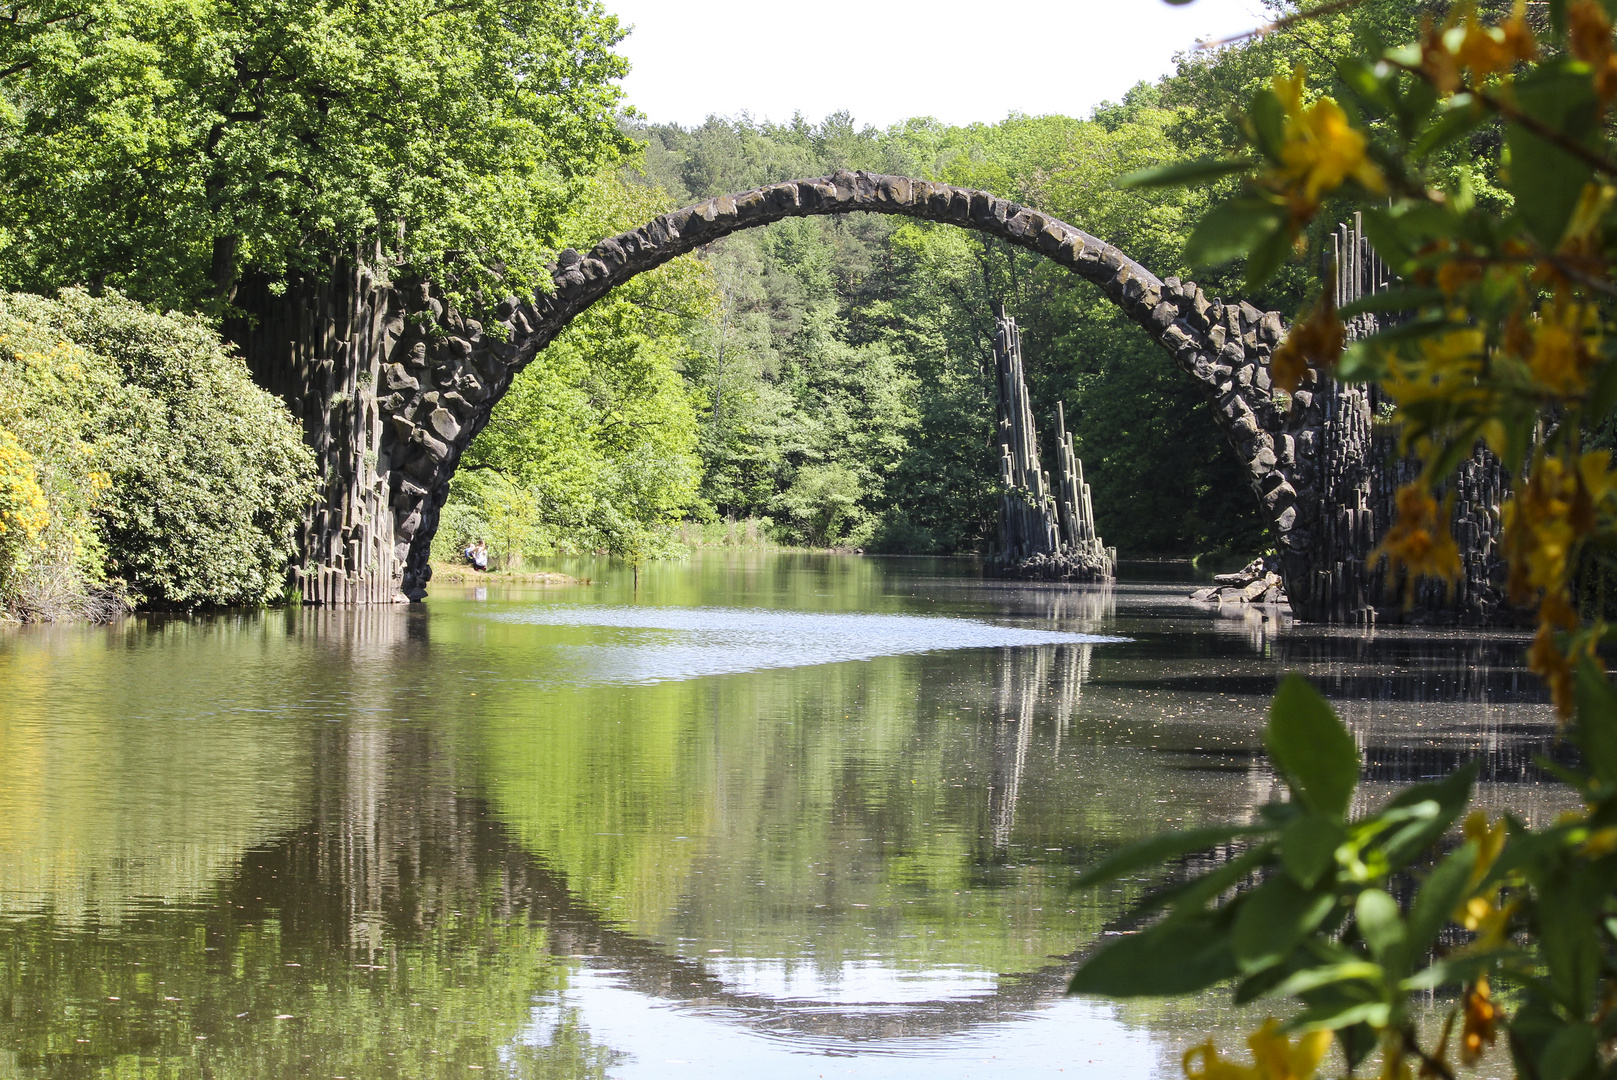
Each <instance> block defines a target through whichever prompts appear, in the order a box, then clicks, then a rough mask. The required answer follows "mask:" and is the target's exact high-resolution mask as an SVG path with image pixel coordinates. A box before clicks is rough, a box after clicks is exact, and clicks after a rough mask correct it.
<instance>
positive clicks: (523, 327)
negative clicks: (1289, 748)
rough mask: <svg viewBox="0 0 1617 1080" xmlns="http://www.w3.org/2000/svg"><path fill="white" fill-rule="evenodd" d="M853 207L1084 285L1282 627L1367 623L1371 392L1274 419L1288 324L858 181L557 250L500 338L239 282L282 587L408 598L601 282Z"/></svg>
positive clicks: (991, 206)
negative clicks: (1184, 446) (1019, 251)
mask: <svg viewBox="0 0 1617 1080" xmlns="http://www.w3.org/2000/svg"><path fill="white" fill-rule="evenodd" d="M854 211H867V212H873V213H879V214H898V215H903V216H906V217H911V218H918V219H921V220H924V221H936V222H943V223H947V224H951V225H957V226H960V227H962V228H968V229H974V230H977V231H979V232H983V233H987V234H989V235H991V236H995V237H998V238H1000V239H1001V240H1004V241H1006V242H1008V243H1011V244H1015V245H1017V246H1019V247H1023V248H1027V249H1029V250H1032V251H1036V252H1039V253H1041V254H1043V255H1044V256H1046V257H1048V258H1050V259H1051V260H1053V261H1055V262H1056V263H1058V264H1060V265H1061V266H1064V267H1066V268H1067V269H1069V270H1071V271H1073V272H1074V273H1076V274H1077V275H1078V276H1080V277H1082V278H1084V279H1085V280H1087V281H1090V282H1092V283H1093V284H1095V285H1097V286H1098V287H1099V288H1100V289H1101V291H1102V292H1104V293H1105V294H1106V296H1107V297H1109V298H1110V299H1111V300H1112V301H1113V302H1114V303H1116V304H1117V305H1118V307H1120V308H1121V309H1122V310H1123V312H1124V313H1125V314H1126V315H1128V317H1129V318H1130V319H1132V320H1133V321H1134V322H1136V323H1138V324H1139V325H1140V326H1141V327H1142V328H1143V329H1144V331H1145V332H1146V334H1147V335H1148V336H1149V337H1150V338H1151V339H1152V340H1153V341H1155V342H1156V343H1157V344H1158V345H1160V346H1162V347H1163V348H1164V349H1166V350H1167V351H1168V352H1169V354H1170V355H1172V356H1173V358H1174V360H1175V362H1176V363H1177V364H1178V365H1179V367H1180V368H1181V369H1182V370H1183V371H1184V372H1185V373H1186V374H1187V375H1188V376H1189V377H1190V378H1192V379H1194V380H1195V381H1196V383H1197V385H1198V386H1200V387H1201V389H1202V391H1203V393H1204V394H1205V395H1206V396H1207V399H1208V401H1209V402H1210V403H1211V404H1212V407H1213V412H1214V415H1215V417H1216V419H1217V422H1218V424H1219V426H1220V427H1221V428H1222V430H1223V431H1224V434H1225V435H1226V437H1227V438H1228V440H1229V443H1230V445H1231V447H1233V449H1234V451H1235V453H1236V454H1238V455H1239V456H1240V458H1241V460H1242V462H1244V463H1245V465H1246V470H1247V475H1248V479H1249V481H1250V483H1251V486H1252V490H1253V494H1254V495H1255V497H1256V498H1257V499H1258V500H1259V502H1260V504H1261V505H1262V508H1263V512H1264V514H1265V516H1266V518H1267V520H1268V521H1269V522H1270V523H1272V525H1273V529H1274V534H1275V536H1276V538H1277V540H1278V542H1279V546H1280V554H1281V562H1282V568H1283V574H1284V577H1285V580H1286V586H1287V589H1288V592H1289V593H1290V596H1291V598H1292V604H1293V608H1294V609H1295V610H1296V612H1297V613H1298V615H1299V616H1300V617H1303V618H1305V619H1318V620H1328V621H1351V620H1362V619H1364V618H1365V617H1366V616H1367V611H1368V608H1369V606H1370V605H1371V604H1372V602H1373V598H1372V597H1371V596H1369V595H1368V593H1367V590H1373V591H1379V590H1376V589H1375V583H1374V582H1369V581H1367V580H1366V575H1365V574H1364V572H1363V570H1362V560H1363V556H1364V553H1365V552H1366V551H1368V550H1369V547H1370V544H1371V542H1372V541H1373V539H1374V534H1375V533H1376V532H1377V531H1378V529H1377V525H1380V524H1382V523H1381V522H1377V521H1376V520H1375V518H1376V517H1377V516H1378V515H1376V514H1375V513H1374V510H1373V508H1372V507H1371V506H1370V505H1368V503H1369V499H1368V498H1367V496H1369V495H1371V494H1374V493H1372V492H1370V491H1369V487H1370V485H1369V481H1368V479H1367V476H1368V472H1367V470H1368V460H1369V453H1370V442H1369V412H1368V400H1367V398H1366V397H1365V395H1364V393H1363V391H1362V390H1358V389H1355V388H1351V387H1344V386H1341V385H1339V384H1336V383H1334V382H1333V381H1331V380H1324V381H1323V383H1322V382H1321V380H1319V379H1317V378H1315V377H1314V376H1313V375H1312V373H1311V375H1310V378H1309V379H1308V380H1307V381H1306V382H1305V383H1304V385H1303V388H1302V389H1301V390H1300V391H1299V392H1298V393H1297V394H1296V395H1295V398H1294V401H1293V402H1292V404H1291V407H1290V408H1289V409H1287V408H1284V407H1282V405H1280V404H1277V403H1276V401H1275V400H1274V395H1273V394H1272V392H1271V388H1270V381H1269V369H1268V363H1269V356H1270V353H1271V352H1272V350H1273V349H1274V348H1275V346H1276V345H1278V344H1279V342H1280V341H1281V339H1282V337H1283V336H1284V334H1285V332H1286V324H1285V322H1284V320H1283V319H1282V317H1281V316H1280V314H1279V313H1278V312H1273V311H1268V312H1265V311H1260V310H1258V309H1257V308H1255V307H1252V306H1251V305H1249V304H1247V303H1244V302H1239V301H1232V300H1221V299H1217V298H1213V297H1208V296H1206V295H1205V294H1204V293H1203V292H1202V291H1201V290H1200V289H1199V288H1197V287H1196V285H1195V283H1193V282H1189V281H1181V280H1179V279H1177V278H1171V277H1170V278H1168V279H1166V280H1163V279H1159V278H1158V277H1157V276H1156V275H1155V274H1153V273H1151V272H1150V271H1149V270H1147V269H1146V268H1145V267H1143V266H1141V265H1140V264H1138V263H1136V262H1135V261H1134V260H1132V259H1130V258H1129V257H1128V256H1127V255H1125V254H1124V253H1123V252H1121V251H1119V250H1118V249H1116V248H1115V247H1112V246H1111V245H1110V244H1107V243H1105V242H1104V241H1102V240H1099V239H1097V238H1096V237H1094V236H1091V235H1089V234H1088V233H1086V232H1084V231H1083V230H1081V229H1078V228H1076V227H1074V226H1072V225H1069V224H1067V223H1066V222H1063V221H1060V220H1058V219H1056V218H1054V217H1051V216H1050V215H1048V214H1044V213H1040V212H1039V211H1036V210H1033V209H1029V208H1027V207H1024V206H1021V205H1018V204H1017V203H1014V202H1011V201H1009V200H1006V199H1001V198H997V197H996V196H993V195H991V194H989V193H987V192H984V191H975V190H969V189H965V188H957V187H953V186H950V185H948V184H939V183H933V182H930V181H925V180H915V179H911V178H908V177H903V176H886V175H878V174H872V173H864V172H838V173H835V174H833V175H831V176H825V177H818V178H814V179H808V180H793V181H787V182H785V183H779V184H770V185H768V186H765V187H761V188H756V189H754V190H752V191H747V192H743V193H741V194H738V195H729V196H724V197H721V198H716V199H709V200H707V201H705V202H701V203H698V204H696V205H694V206H690V207H686V208H685V209H682V210H677V211H674V212H672V213H668V214H664V215H662V216H660V217H658V218H656V219H654V220H653V221H651V222H649V223H648V224H646V225H644V226H642V227H641V228H638V229H635V230H633V231H631V232H627V233H623V234H622V235H620V236H615V237H611V238H609V239H606V240H603V241H601V242H600V243H599V244H597V245H596V246H595V247H594V248H593V249H592V250H591V251H589V252H588V253H586V254H580V253H578V252H576V251H572V250H567V251H563V252H561V254H560V256H559V258H558V259H557V262H556V265H555V267H554V272H553V282H554V291H553V292H552V293H551V294H549V295H545V294H539V295H536V296H534V297H532V298H516V297H513V298H511V299H509V300H508V301H506V302H505V303H503V304H501V305H499V306H498V308H497V310H496V312H495V314H496V317H497V318H498V319H499V320H500V322H501V323H502V324H503V326H502V330H503V332H490V329H489V328H488V327H485V326H483V325H482V324H480V323H479V322H477V321H476V320H474V319H471V318H467V317H463V316H462V315H460V314H459V313H457V312H455V311H453V310H451V309H448V308H446V306H445V305H444V303H443V302H442V301H441V299H439V298H438V297H437V296H436V295H435V293H434V290H433V289H432V288H431V287H430V286H421V287H416V288H413V289H408V290H404V289H398V288H394V287H392V286H390V285H389V284H388V283H386V282H382V281H379V280H375V279H373V278H372V277H371V276H370V275H369V273H368V272H366V271H364V270H343V269H341V268H334V273H333V274H332V275H331V276H330V277H329V278H328V279H327V280H326V281H324V282H319V283H310V284H305V285H301V286H295V287H294V288H292V289H290V290H288V291H287V292H286V294H285V295H284V296H282V297H279V298H277V297H273V296H271V295H270V294H269V292H268V289H267V287H265V286H260V287H258V288H257V290H256V292H254V291H253V289H252V288H251V287H249V288H248V289H247V290H245V295H244V296H243V297H241V299H240V301H239V302H241V303H243V306H244V307H246V308H247V309H248V310H253V311H259V312H263V313H264V314H261V315H260V316H259V320H258V322H257V323H256V325H254V326H250V327H249V326H247V325H245V324H236V325H234V326H228V327H227V334H230V335H231V336H232V337H233V338H235V339H236V340H237V341H238V342H239V343H240V344H241V346H242V348H243V352H244V353H245V355H246V356H247V359H248V362H249V365H250V366H251V367H252V368H253V370H254V372H255V375H256V376H257V377H258V379H259V380H260V382H262V383H263V384H264V385H266V386H268V387H269V388H270V389H272V390H275V391H276V392H278V393H280V394H282V396H283V397H285V398H287V400H288V401H289V402H291V403H292V405H293V408H294V410H295V411H298V412H299V413H300V416H301V418H302V420H303V423H304V427H305V431H306V432H307V434H308V436H309V439H310V442H311V444H312V445H314V447H315V449H316V451H317V452H318V453H319V455H320V458H321V467H322V471H323V473H324V478H325V481H326V491H325V499H324V502H323V505H322V506H320V507H318V508H317V509H316V510H315V511H314V512H313V513H312V514H311V516H310V519H309V521H308V522H307V523H306V526H305V528H304V531H303V533H302V535H301V536H300V540H301V541H302V545H303V547H302V550H303V552H304V563H303V565H302V566H301V567H300V568H298V569H296V570H294V581H295V584H297V585H298V586H300V587H301V588H302V589H303V592H304V595H305V597H306V598H307V599H310V600H314V601H316V602H339V603H340V602H387V601H391V600H393V599H396V598H399V597H400V596H401V594H402V596H403V597H408V598H410V599H412V600H418V599H420V598H422V597H423V596H424V595H425V594H426V588H427V581H428V578H429V577H430V576H431V569H430V567H429V565H428V553H429V549H430V546H431V542H432V538H433V534H434V533H435V531H436V529H437V525H438V515H439V510H440V508H441V507H442V505H443V503H444V500H445V498H446V497H447V495H448V491H449V482H450V479H451V477H452V476H453V475H454V473H455V469H456V467H457V465H458V464H459V462H460V459H461V455H462V454H463V453H464V452H465V450H466V448H467V446H468V445H469V444H470V442H471V440H472V439H473V438H474V437H475V436H476V435H477V433H478V432H480V431H481V430H482V429H483V426H484V425H485V424H486V423H487V422H488V419H489V415H490V412H491V411H492V410H493V408H494V406H495V404H496V403H497V402H498V401H499V400H500V397H501V396H502V395H503V394H504V393H505V391H506V389H507V388H508V387H509V386H510V384H511V380H512V377H513V376H515V375H516V373H517V372H519V371H521V370H522V368H523V367H524V366H526V365H527V364H528V363H529V362H530V361H531V360H532V359H533V358H534V356H535V355H536V354H537V353H538V352H539V351H540V350H541V349H543V348H544V347H545V346H546V345H548V344H549V343H550V342H551V341H552V340H554V339H555V337H556V336H557V335H558V334H559V333H561V331H562V330H563V329H564V328H565V327H566V326H567V324H568V323H569V322H571V321H572V320H573V319H574V318H575V317H577V316H578V315H579V314H580V313H581V312H583V311H584V310H585V309H587V308H588V307H589V306H590V305H591V304H593V303H595V301H597V300H599V299H600V298H601V297H602V296H604V295H605V294H606V293H607V292H608V291H610V290H611V289H612V288H613V287H614V286H616V285H620V284H622V283H623V282H625V281H627V280H628V279H630V278H631V277H633V276H635V275H636V274H640V273H643V272H645V271H647V270H650V269H652V268H654V267H656V266H659V265H661V264H663V263H665V262H668V261H669V260H670V259H673V258H675V257H676V256H679V255H682V254H685V253H687V252H690V251H694V250H696V249H697V248H700V247H702V246H703V245H706V244H709V243H712V242H713V241H715V240H718V239H720V238H721V237H724V236H727V235H729V234H730V233H733V232H736V231H739V230H741V229H748V228H754V227H757V226H760V225H766V224H769V223H771V222H775V221H781V220H783V219H785V218H791V217H808V216H813V215H823V214H842V213H850V212H854ZM362 262H363V260H361V259H359V258H356V259H354V260H353V262H352V264H351V265H353V266H359V265H362ZM1338 488H1340V489H1341V490H1340V491H1338V490H1336V489H1338ZM1343 496H1346V499H1344V498H1343ZM1376 502H1377V504H1378V505H1379V504H1380V503H1384V502H1385V499H1383V498H1378V499H1376ZM1343 503H1346V504H1351V505H1337V504H1343ZM1344 510H1346V511H1347V513H1348V516H1347V517H1346V518H1343V517H1342V512H1343V511H1344Z"/></svg>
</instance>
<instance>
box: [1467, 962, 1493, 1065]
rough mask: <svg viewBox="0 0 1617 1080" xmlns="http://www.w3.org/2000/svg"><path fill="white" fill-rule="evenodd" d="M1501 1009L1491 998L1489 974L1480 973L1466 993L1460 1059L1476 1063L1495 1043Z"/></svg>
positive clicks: (1468, 1063) (1469, 1063)
mask: <svg viewBox="0 0 1617 1080" xmlns="http://www.w3.org/2000/svg"><path fill="white" fill-rule="evenodd" d="M1498 1019H1499V1009H1498V1008H1497V1007H1496V1006H1495V1005H1494V1003H1493V1002H1492V1001H1491V1000H1490V999H1489V994H1488V976H1486V975H1479V976H1477V981H1476V983H1475V985H1473V986H1472V987H1471V989H1470V991H1469V992H1467V994H1466V995H1465V1027H1464V1029H1463V1030H1462V1032H1461V1035H1460V1060H1461V1061H1462V1062H1464V1063H1465V1064H1466V1065H1475V1064H1476V1063H1477V1061H1478V1060H1479V1059H1480V1058H1481V1057H1482V1054H1483V1051H1484V1050H1486V1049H1487V1048H1488V1047H1490V1046H1492V1045H1493V1043H1494V1024H1495V1023H1496V1022H1497V1021H1498Z"/></svg>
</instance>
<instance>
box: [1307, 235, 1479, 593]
mask: <svg viewBox="0 0 1617 1080" xmlns="http://www.w3.org/2000/svg"><path fill="white" fill-rule="evenodd" d="M1330 256H1331V259H1332V261H1333V263H1334V265H1335V285H1334V287H1335V290H1336V292H1335V297H1334V298H1335V300H1336V303H1337V305H1338V306H1339V307H1342V306H1346V305H1348V304H1351V303H1353V302H1355V301H1357V300H1359V299H1361V298H1363V297H1364V296H1366V295H1369V294H1372V293H1376V292H1380V291H1381V290H1383V289H1385V288H1387V287H1388V285H1389V283H1390V282H1391V280H1392V278H1391V275H1390V274H1389V272H1388V270H1387V267H1386V265H1385V264H1384V263H1382V261H1381V260H1380V259H1379V258H1377V256H1376V254H1375V252H1374V251H1373V250H1371V247H1370V243H1369V241H1368V240H1367V239H1366V238H1365V236H1364V233H1363V230H1362V228H1361V225H1360V222H1359V219H1358V218H1357V217H1355V220H1354V223H1353V225H1351V226H1348V225H1343V226H1340V227H1338V229H1337V232H1336V234H1335V236H1333V237H1332V246H1331V250H1330ZM1380 328H1381V327H1380V323H1379V320H1378V317H1377V316H1375V315H1373V314H1363V315H1357V316H1354V317H1353V318H1351V319H1348V320H1346V325H1345V329H1346V337H1347V340H1348V342H1349V343H1350V344H1351V343H1352V342H1353V341H1356V340H1358V339H1359V338H1362V337H1365V336H1367V335H1369V334H1373V333H1375V332H1376V331H1377V330H1378V329H1380ZM1304 393H1306V391H1305V392H1304ZM1310 397H1311V403H1312V404H1313V405H1315V406H1317V407H1318V409H1319V412H1320V415H1321V418H1322V421H1323V422H1322V424H1321V426H1320V429H1319V431H1318V433H1317V434H1316V433H1314V432H1304V433H1302V434H1300V435H1299V438H1300V439H1306V440H1310V441H1312V440H1314V439H1317V440H1318V441H1319V447H1318V452H1317V454H1316V455H1315V456H1314V460H1316V461H1317V462H1318V463H1319V468H1320V476H1319V477H1318V480H1317V483H1318V490H1319V506H1320V515H1319V528H1318V530H1317V531H1316V532H1315V533H1314V535H1313V536H1312V538H1311V539H1312V542H1313V550H1312V551H1310V552H1309V553H1308V559H1307V562H1308V563H1309V564H1310V566H1311V569H1310V572H1309V574H1308V576H1307V579H1306V580H1305V581H1303V582H1294V581H1291V580H1289V579H1288V581H1287V589H1288V592H1289V594H1290V600H1291V605H1292V609H1293V610H1294V611H1295V612H1296V613H1297V614H1298V616H1299V617H1301V618H1303V619H1307V620H1309V621H1313V622H1332V623H1366V622H1373V621H1376V620H1377V619H1378V618H1379V619H1380V620H1382V621H1394V622H1419V623H1440V624H1454V623H1459V624H1468V625H1480V624H1489V623H1499V622H1505V621H1509V619H1510V617H1511V612H1510V611H1509V610H1508V608H1507V606H1506V605H1505V604H1504V601H1503V596H1502V593H1501V590H1500V588H1499V582H1500V581H1501V580H1502V574H1503V566H1502V563H1501V560H1500V557H1499V548H1498V536H1499V527H1500V522H1499V505H1500V503H1501V502H1502V501H1503V499H1504V497H1505V495H1506V493H1507V492H1508V490H1509V478H1508V476H1507V475H1506V472H1505V470H1504V468H1503V467H1502V466H1501V464H1500V462H1499V460H1498V459H1497V458H1495V457H1494V456H1493V455H1492V454H1490V453H1489V452H1488V451H1487V450H1486V449H1485V448H1484V447H1483V446H1482V445H1481V444H1478V446H1477V449H1476V450H1475V452H1474V453H1473V454H1472V455H1471V457H1469V458H1467V459H1466V460H1465V461H1464V462H1462V463H1461V465H1460V467H1459V468H1458V469H1457V470H1456V472H1455V474H1454V475H1453V476H1451V477H1450V478H1449V479H1448V481H1447V482H1446V484H1445V489H1446V490H1448V491H1449V492H1452V494H1453V496H1454V513H1453V518H1452V520H1451V522H1450V525H1451V527H1452V529H1453V531H1454V537H1455V539H1456V541H1457V542H1458V544H1459V549H1460V560H1461V578H1460V580H1459V581H1458V582H1456V583H1454V584H1453V585H1452V586H1450V585H1446V584H1445V583H1443V582H1436V581H1422V582H1420V583H1419V584H1418V585H1417V586H1416V588H1415V594H1414V597H1413V603H1412V604H1407V605H1406V604H1405V602H1404V601H1405V596H1404V592H1403V588H1404V585H1405V583H1404V582H1403V581H1401V580H1395V581H1394V582H1393V585H1392V587H1391V588H1388V586H1387V583H1386V580H1385V575H1384V566H1383V565H1381V564H1379V563H1378V565H1376V566H1369V565H1367V564H1366V558H1367V557H1368V555H1369V554H1370V552H1371V551H1372V550H1373V549H1374V548H1375V546H1376V544H1377V543H1379V542H1380V540H1381V537H1382V536H1383V535H1384V534H1385V533H1386V531H1387V528H1388V527H1389V526H1390V525H1391V523H1392V521H1393V519H1394V517H1396V514H1397V507H1396V497H1397V492H1398V488H1399V487H1400V486H1402V485H1403V484H1406V483H1409V482H1411V481H1413V480H1415V479H1416V477H1417V476H1418V475H1419V473H1420V464H1419V462H1417V461H1414V460H1412V459H1409V458H1404V457H1400V456H1399V454H1398V450H1397V445H1396V439H1395V438H1394V437H1393V436H1392V435H1391V434H1389V433H1386V432H1382V431H1378V430H1376V429H1375V427H1374V426H1373V421H1374V419H1375V416H1376V413H1377V412H1378V410H1382V409H1384V408H1386V406H1384V404H1383V399H1382V398H1381V397H1380V394H1379V391H1378V390H1377V389H1376V388H1375V387H1370V386H1362V385H1355V384H1350V383H1342V382H1338V381H1337V380H1335V379H1332V378H1328V377H1326V378H1321V379H1320V380H1319V381H1318V384H1317V386H1316V387H1315V390H1314V393H1313V394H1312V395H1310ZM1299 585H1301V586H1302V587H1301V588H1299V587H1298V586H1299Z"/></svg>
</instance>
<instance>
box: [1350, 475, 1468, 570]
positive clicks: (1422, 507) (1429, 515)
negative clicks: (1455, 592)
mask: <svg viewBox="0 0 1617 1080" xmlns="http://www.w3.org/2000/svg"><path fill="white" fill-rule="evenodd" d="M1397 503H1398V517H1397V519H1396V520H1394V521H1393V523H1392V527H1391V528H1389V529H1388V530H1387V534H1386V536H1384V537H1382V539H1381V543H1379V544H1377V545H1376V547H1375V550H1373V551H1371V552H1370V554H1369V555H1368V556H1367V557H1366V558H1365V565H1366V566H1369V567H1374V566H1375V564H1376V563H1377V562H1378V561H1380V560H1381V559H1382V558H1385V559H1386V560H1387V571H1386V572H1387V578H1388V580H1391V578H1392V576H1393V574H1394V573H1396V572H1397V571H1398V570H1399V569H1400V568H1402V569H1405V570H1408V571H1409V573H1410V574H1411V575H1413V576H1423V577H1432V578H1441V579H1443V580H1445V581H1447V580H1452V579H1454V578H1456V577H1458V576H1459V574H1460V549H1459V546H1458V545H1456V544H1455V542H1454V537H1453V536H1452V535H1451V534H1450V533H1449V528H1448V523H1447V513H1445V514H1444V515H1443V520H1441V521H1440V520H1439V517H1438V506H1437V500H1436V499H1434V498H1432V495H1431V493H1430V492H1428V491H1427V490H1426V488H1425V486H1424V485H1422V484H1421V483H1420V482H1419V481H1416V482H1414V483H1409V484H1405V485H1404V486H1403V487H1401V488H1399V489H1398V497H1397ZM1445 509H1446V508H1445Z"/></svg>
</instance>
